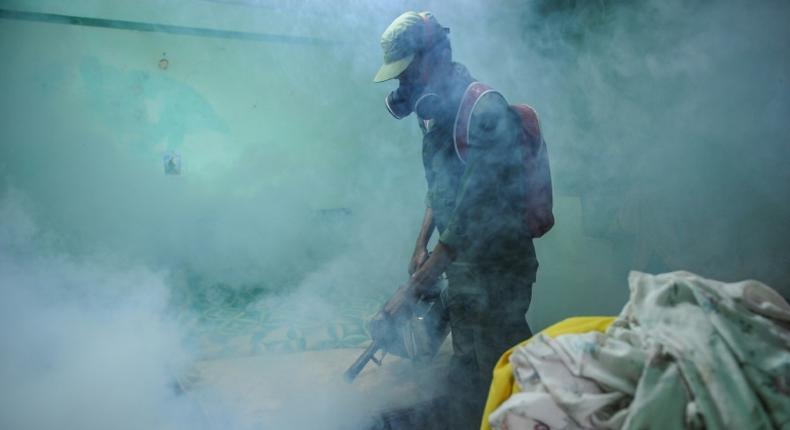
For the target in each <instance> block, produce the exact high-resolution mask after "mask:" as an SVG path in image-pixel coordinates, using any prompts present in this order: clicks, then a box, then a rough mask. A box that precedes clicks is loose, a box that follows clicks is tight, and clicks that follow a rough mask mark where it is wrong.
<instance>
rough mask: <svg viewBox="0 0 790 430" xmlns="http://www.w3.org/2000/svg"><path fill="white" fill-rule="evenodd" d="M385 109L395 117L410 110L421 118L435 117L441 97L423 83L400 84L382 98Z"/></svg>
mask: <svg viewBox="0 0 790 430" xmlns="http://www.w3.org/2000/svg"><path fill="white" fill-rule="evenodd" d="M384 104H385V105H386V106H387V111H388V112H389V113H390V114H391V115H392V116H394V117H395V118H396V119H403V118H406V117H407V116H409V115H411V113H412V112H414V113H416V114H417V116H418V117H419V118H420V119H422V120H429V119H433V118H435V117H436V115H437V113H438V110H439V109H440V105H441V98H440V97H439V95H438V94H436V93H435V92H431V91H430V90H429V89H427V88H426V86H425V85H420V84H405V85H404V84H401V85H400V86H399V87H398V88H397V89H396V90H395V91H392V92H390V93H389V94H388V95H387V97H386V98H385V99H384Z"/></svg>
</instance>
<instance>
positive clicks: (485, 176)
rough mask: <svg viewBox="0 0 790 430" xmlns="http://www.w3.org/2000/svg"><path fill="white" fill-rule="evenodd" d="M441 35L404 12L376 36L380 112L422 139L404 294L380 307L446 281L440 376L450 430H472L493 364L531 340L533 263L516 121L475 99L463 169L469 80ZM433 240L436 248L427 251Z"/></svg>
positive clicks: (505, 108)
mask: <svg viewBox="0 0 790 430" xmlns="http://www.w3.org/2000/svg"><path fill="white" fill-rule="evenodd" d="M448 33H449V30H448V29H446V28H443V27H442V26H441V25H439V23H438V22H437V20H436V19H435V18H434V17H433V16H432V15H431V14H430V13H428V12H422V13H416V12H406V13H404V14H403V15H401V16H399V17H398V18H397V19H396V20H395V21H393V22H392V24H391V25H390V26H389V27H388V28H387V29H386V30H385V31H384V33H383V35H382V38H381V46H382V48H383V50H384V65H383V66H382V67H381V69H380V70H379V72H378V73H377V74H376V77H375V78H374V81H375V82H382V81H387V80H390V79H397V80H398V81H399V86H398V88H397V89H396V90H395V91H393V92H391V93H390V94H389V95H388V96H387V98H386V100H385V101H386V107H387V109H388V110H389V112H390V113H391V114H392V115H393V116H395V117H396V118H398V119H401V118H404V117H406V116H408V115H409V114H411V113H412V112H414V113H416V115H417V117H418V121H419V126H420V129H421V130H422V132H423V164H424V167H425V176H426V179H427V182H428V195H427V198H426V203H427V205H426V206H427V208H426V210H425V216H424V219H423V223H422V228H421V230H420V233H419V235H418V238H417V243H416V245H415V249H414V254H413V257H412V259H411V262H410V263H409V273H410V274H411V278H410V283H409V288H408V289H407V290H404V291H405V293H404V295H402V296H396V297H395V298H393V299H392V300H391V301H390V302H389V303H387V305H386V306H385V312H389V313H395V312H397V311H398V310H399V309H401V308H402V306H403V304H404V303H405V302H406V301H408V299H409V297H408V295H409V294H412V295H435V294H437V292H436V291H432V290H431V288H432V286H433V285H434V284H435V281H436V279H437V278H438V277H439V276H440V275H441V274H442V273H443V272H444V273H446V274H447V279H448V291H447V306H448V309H449V315H450V327H451V330H452V339H453V357H452V361H451V368H450V370H449V379H450V384H451V390H450V396H449V397H450V402H451V411H450V412H451V413H450V417H451V420H452V428H453V429H464V428H469V429H472V428H479V426H480V419H481V417H482V411H483V406H484V403H485V398H486V395H487V393H488V386H489V384H490V381H491V373H492V370H493V367H494V364H495V363H496V361H497V359H498V358H499V356H500V355H501V354H502V353H503V352H504V351H505V350H507V349H508V348H510V347H511V346H513V345H514V344H516V343H518V342H519V341H522V340H524V339H526V338H528V337H530V336H531V332H530V329H529V326H528V325H527V322H526V311H527V309H528V308H529V303H530V300H531V296H532V283H533V282H534V280H535V274H536V271H537V267H538V262H537V259H536V257H535V250H534V247H533V244H532V238H531V235H530V233H529V232H528V231H527V230H528V229H527V228H526V227H525V224H524V221H523V220H524V213H525V211H526V207H525V205H526V201H527V199H526V198H525V193H526V191H527V190H526V185H525V181H524V180H523V177H524V172H525V170H524V169H525V167H524V162H523V160H524V153H523V152H522V151H524V149H523V146H522V145H520V144H519V139H520V138H521V135H520V133H522V132H523V131H522V128H521V122H520V119H519V116H518V114H517V113H515V112H514V111H513V109H511V108H510V106H509V105H508V103H507V102H506V101H505V99H504V98H503V97H502V96H501V95H500V94H499V93H497V92H490V93H486V94H483V95H482V96H480V98H479V99H478V100H476V103H475V104H474V107H473V108H472V109H471V116H470V117H469V132H468V142H467V143H468V149H467V152H466V155H465V160H462V159H461V158H460V157H459V154H458V151H457V148H456V145H455V144H454V140H453V136H454V125H455V122H456V121H457V118H456V116H457V113H458V112H459V106H460V105H461V103H462V99H463V97H464V93H465V91H466V90H467V88H468V87H469V86H470V84H471V83H472V82H474V81H475V80H474V78H472V76H471V75H470V74H469V72H468V71H467V69H466V68H465V67H464V66H463V65H461V64H458V63H455V62H453V61H452V54H451V48H450V42H449V40H448V38H447V34H448ZM434 230H438V232H439V240H438V243H437V244H436V246H435V247H434V248H433V250H432V252H431V253H430V254H429V253H428V251H427V246H428V241H429V239H430V237H431V235H432V233H433V231H434Z"/></svg>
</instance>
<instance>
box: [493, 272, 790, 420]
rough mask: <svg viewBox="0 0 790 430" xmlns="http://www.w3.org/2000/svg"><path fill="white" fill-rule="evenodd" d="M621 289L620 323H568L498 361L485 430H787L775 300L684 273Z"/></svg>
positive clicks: (782, 328)
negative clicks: (626, 291) (625, 293)
mask: <svg viewBox="0 0 790 430" xmlns="http://www.w3.org/2000/svg"><path fill="white" fill-rule="evenodd" d="M628 281H629V288H630V299H629V301H628V303H627V304H626V305H625V307H624V308H623V310H622V312H621V313H620V315H619V316H618V317H616V318H611V317H610V318H594V317H592V318H586V319H584V318H582V319H575V320H574V321H566V322H564V325H565V326H566V327H567V326H569V325H570V326H574V327H575V329H572V330H567V329H566V330H563V327H562V326H563V324H562V323H561V324H559V326H561V327H559V328H557V327H555V328H554V330H552V329H551V328H550V329H547V330H545V331H544V332H542V333H541V334H539V335H537V336H535V337H533V338H532V339H530V340H529V341H527V342H525V343H523V344H521V345H519V346H517V347H515V348H513V349H512V350H511V351H509V352H508V353H507V354H506V355H505V356H503V359H502V360H500V363H499V364H498V365H497V369H496V370H495V380H494V384H493V385H492V388H491V393H489V403H488V405H487V408H486V409H487V411H486V417H487V421H486V422H484V423H483V426H482V427H483V429H486V428H488V425H489V424H490V427H491V428H493V429H495V430H520V429H529V430H533V429H540V430H551V429H590V428H604V429H622V428H624V429H683V428H686V429H703V428H705V429H774V428H778V429H790V305H788V304H787V302H786V301H785V300H784V298H782V296H781V295H779V294H778V293H777V292H776V291H774V290H773V289H771V288H770V287H768V286H766V285H765V284H762V283H760V282H757V281H752V280H749V281H743V282H737V283H724V282H719V281H714V280H710V279H705V278H702V277H700V276H697V275H694V274H692V273H688V272H673V273H666V274H661V275H649V274H645V273H640V272H631V274H630V275H629V279H628ZM580 324H581V326H584V325H585V324H586V325H587V326H589V330H584V332H580V331H582V330H580V329H579V326H580ZM552 331H553V332H554V333H552ZM563 331H564V332H566V333H567V332H569V331H572V332H575V333H574V334H561V333H562V332H563ZM557 333H560V334H557ZM497 372H500V373H499V374H497ZM503 372H509V374H508V375H506V376H503V375H504V373H503ZM505 377H509V378H510V381H511V382H512V384H510V385H512V389H509V388H508V386H509V383H508V382H507V381H505V382H504V383H503V379H504V378H505ZM503 384H504V386H503ZM503 390H505V391H510V392H509V393H508V396H507V398H506V400H505V399H497V397H502V392H503Z"/></svg>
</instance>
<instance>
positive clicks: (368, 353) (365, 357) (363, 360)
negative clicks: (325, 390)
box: [343, 340, 381, 383]
mask: <svg viewBox="0 0 790 430" xmlns="http://www.w3.org/2000/svg"><path fill="white" fill-rule="evenodd" d="M379 349H381V345H379V343H378V342H376V341H375V340H374V341H373V342H370V345H369V346H368V347H367V349H365V352H363V353H362V354H361V355H360V356H359V358H357V361H355V362H354V364H352V365H351V367H349V368H348V370H346V371H345V373H343V379H345V380H346V382H348V383H352V382H354V379H355V378H356V377H357V375H359V372H361V371H362V369H364V368H365V366H366V365H367V364H368V361H370V360H371V359H372V358H373V355H374V354H375V353H376V352H377V351H378V350H379Z"/></svg>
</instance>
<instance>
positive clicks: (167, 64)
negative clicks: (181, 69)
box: [159, 52, 170, 70]
mask: <svg viewBox="0 0 790 430" xmlns="http://www.w3.org/2000/svg"><path fill="white" fill-rule="evenodd" d="M168 67H170V61H169V60H168V59H167V52H163V53H162V59H161V60H159V69H161V70H167V68H168Z"/></svg>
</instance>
